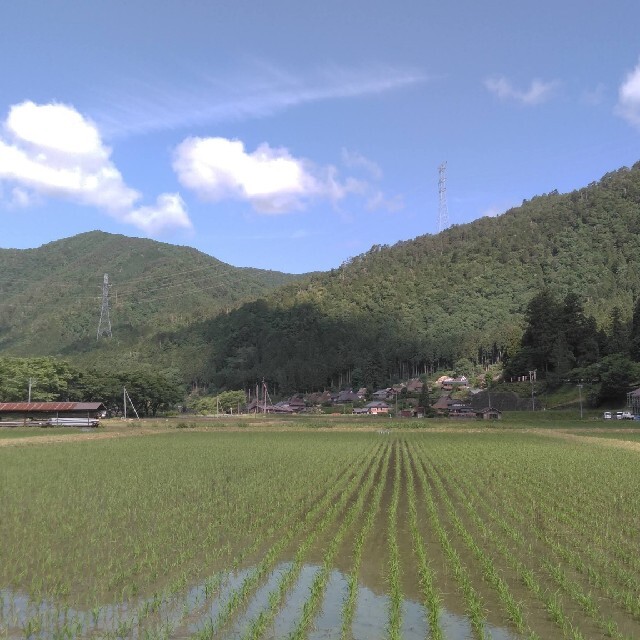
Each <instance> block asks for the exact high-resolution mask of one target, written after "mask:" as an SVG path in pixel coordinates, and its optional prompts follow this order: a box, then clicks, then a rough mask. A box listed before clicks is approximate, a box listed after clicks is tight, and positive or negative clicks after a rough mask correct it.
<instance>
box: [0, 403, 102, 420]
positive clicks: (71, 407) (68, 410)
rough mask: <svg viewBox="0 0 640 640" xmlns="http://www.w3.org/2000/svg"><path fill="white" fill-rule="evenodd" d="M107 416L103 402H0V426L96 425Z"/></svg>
mask: <svg viewBox="0 0 640 640" xmlns="http://www.w3.org/2000/svg"><path fill="white" fill-rule="evenodd" d="M105 415H106V407H105V406H104V404H102V402H0V424H3V425H5V426H9V425H11V424H14V425H15V424H27V422H29V423H31V424H43V425H44V424H49V425H54V424H60V425H67V426H80V425H81V424H88V425H92V426H93V425H95V424H97V420H98V419H99V418H103V417H104V416H105Z"/></svg>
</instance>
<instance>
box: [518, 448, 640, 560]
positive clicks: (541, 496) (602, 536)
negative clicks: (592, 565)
mask: <svg viewBox="0 0 640 640" xmlns="http://www.w3.org/2000/svg"><path fill="white" fill-rule="evenodd" d="M556 448H557V447H556ZM546 453H547V452H546V451H545V454H546ZM549 453H551V452H549ZM554 453H555V456H556V457H557V458H558V459H557V461H556V464H557V465H559V466H561V467H562V468H563V470H564V472H565V475H566V477H564V478H563V491H562V495H560V493H559V492H558V491H557V486H558V479H557V478H555V477H554V476H553V475H552V474H550V473H540V472H539V470H538V471H537V472H536V469H535V467H532V468H531V473H522V474H521V476H526V478H527V482H526V487H525V486H522V485H521V486H520V487H519V488H520V490H521V493H522V497H523V499H525V503H527V502H528V503H535V507H536V510H537V512H538V514H540V513H544V512H548V513H553V525H554V526H558V525H559V524H560V523H563V524H564V525H565V526H567V527H570V528H571V529H572V530H573V533H572V534H571V533H568V536H567V537H570V538H572V539H578V538H582V541H581V542H580V545H579V546H580V549H581V550H582V549H583V545H584V544H590V543H593V542H594V541H596V542H598V543H599V545H600V549H601V550H602V551H605V550H606V551H607V552H610V553H611V554H612V555H613V556H614V557H615V558H617V559H619V560H621V561H622V562H623V563H624V564H625V565H627V566H630V567H633V569H634V570H635V571H638V570H640V558H638V554H637V541H636V540H634V538H635V536H636V534H637V524H636V523H637V517H638V510H639V509H638V505H637V500H636V503H635V504H634V505H631V506H629V504H628V503H631V501H632V499H633V498H634V495H633V494H632V495H627V496H625V497H624V499H619V497H618V496H617V493H618V490H616V488H615V487H614V486H612V485H611V478H610V477H609V476H610V475H611V473H610V472H611V471H614V470H616V471H617V467H618V466H619V461H617V460H616V468H615V469H609V470H608V471H604V469H603V465H602V462H603V460H602V459H601V456H602V455H604V454H603V452H601V451H599V452H598V457H597V458H596V459H594V461H593V462H594V464H593V466H590V465H589V466H588V474H589V482H579V483H577V484H575V481H574V480H573V478H572V477H571V476H572V474H571V473H567V469H568V470H569V471H571V470H572V468H573V467H575V464H574V465H571V462H572V461H575V460H578V462H579V464H580V466H581V467H582V468H584V467H587V461H585V459H584V454H585V453H586V454H588V451H585V452H584V453H583V454H581V456H580V458H577V457H576V456H572V455H571V450H569V449H565V448H560V449H559V451H558V452H554ZM535 462H536V461H533V464H535ZM529 464H532V462H531V461H529ZM629 472H630V473H631V474H632V473H633V470H632V469H629ZM594 473H597V474H599V475H601V476H602V477H600V478H596V477H593V474H594ZM576 475H578V474H576ZM631 477H633V476H631ZM567 483H570V484H567ZM516 484H518V483H516ZM625 484H627V483H625ZM513 489H514V491H515V490H517V489H518V487H513ZM594 492H595V495H597V496H598V495H599V496H601V497H602V499H600V498H599V497H596V498H594ZM568 494H570V495H572V497H573V499H572V500H570V501H568V500H565V499H564V496H565V495H568ZM603 494H604V495H603ZM605 495H606V499H604V496H605ZM611 497H613V500H611ZM612 502H613V506H610V505H611V503H612ZM532 506H533V504H532ZM622 507H625V509H626V511H627V513H629V514H630V515H629V518H630V520H629V522H628V523H627V524H626V525H625V524H624V522H622V521H621V517H622V513H621V511H620V509H621V508H622ZM612 521H615V522H616V526H615V527H611V526H610V523H611V522H612ZM548 524H549V523H545V525H548ZM630 534H632V535H630ZM613 565H614V561H613V560H612V561H609V566H613Z"/></svg>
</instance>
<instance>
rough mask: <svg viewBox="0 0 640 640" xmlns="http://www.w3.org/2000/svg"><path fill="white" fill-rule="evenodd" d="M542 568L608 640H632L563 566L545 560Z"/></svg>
mask: <svg viewBox="0 0 640 640" xmlns="http://www.w3.org/2000/svg"><path fill="white" fill-rule="evenodd" d="M542 566H543V568H544V569H545V570H546V571H547V573H548V574H549V575H550V576H551V577H552V579H553V581H554V582H555V583H556V584H557V585H558V587H559V588H560V589H561V590H562V591H564V592H565V593H567V594H568V595H569V597H570V598H571V599H572V600H573V601H574V602H576V603H577V604H578V605H579V606H580V608H581V609H582V611H584V612H585V614H586V615H587V616H589V618H591V619H592V620H593V621H594V622H595V624H596V625H597V626H598V627H599V628H600V629H601V630H602V631H603V632H604V633H605V635H606V636H607V637H608V638H615V639H616V640H631V639H630V636H626V635H624V634H622V633H620V632H619V631H618V625H617V623H616V622H615V620H613V618H611V617H608V618H607V617H605V616H604V615H603V613H602V611H601V610H600V606H599V605H598V603H597V602H596V600H595V599H594V598H593V596H592V595H591V594H590V593H585V591H584V589H583V588H582V587H581V586H580V585H579V584H578V583H577V582H575V581H574V580H571V579H569V578H568V577H567V575H566V573H565V571H564V569H563V568H562V566H560V565H556V564H552V563H551V562H549V560H544V561H543V562H542Z"/></svg>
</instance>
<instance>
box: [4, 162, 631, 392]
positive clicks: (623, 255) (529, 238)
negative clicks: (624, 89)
mask: <svg viewBox="0 0 640 640" xmlns="http://www.w3.org/2000/svg"><path fill="white" fill-rule="evenodd" d="M104 273H108V274H109V277H110V281H111V282H112V289H111V301H112V324H113V331H114V338H113V339H112V340H100V341H96V330H97V322H98V318H99V312H100V293H101V284H102V277H103V274H104ZM283 283H285V284H283ZM281 284H283V286H280V287H278V285H281ZM269 288H271V289H273V290H272V291H271V292H270V293H268V294H267V295H264V296H263V297H259V296H261V294H264V292H265V290H266V289H269ZM541 291H546V292H548V293H549V295H551V296H553V298H554V299H555V300H558V301H564V303H563V304H564V306H565V307H566V308H567V309H569V308H570V307H571V305H573V306H574V307H576V305H579V314H583V315H584V318H585V322H587V321H588V323H591V324H588V323H587V324H585V325H584V326H585V327H587V329H588V331H587V333H589V332H594V331H596V330H597V331H598V332H600V330H601V329H605V330H606V332H609V329H610V328H611V324H612V322H613V323H614V324H615V323H622V324H623V325H624V323H626V322H629V321H630V320H631V315H632V308H633V306H634V303H635V301H636V300H637V298H638V297H639V295H640V163H637V164H636V165H634V167H633V168H631V169H627V168H623V169H620V170H618V171H615V172H612V173H609V174H607V175H605V176H604V177H603V178H602V179H601V180H600V181H599V182H597V183H595V182H594V183H592V184H590V185H588V186H587V187H585V188H583V189H580V190H577V191H574V192H572V193H569V194H559V193H557V192H552V193H549V194H546V195H542V196H537V197H534V198H532V199H531V200H530V201H525V202H523V204H522V206H520V207H517V208H514V209H511V210H509V211H507V212H506V213H505V214H503V215H501V216H499V217H495V218H482V219H480V220H477V221H475V222H472V223H469V224H465V225H459V226H453V227H451V228H449V229H447V230H446V231H444V232H442V233H440V234H438V235H425V236H421V237H418V238H416V239H414V240H410V241H406V242H401V243H398V244H396V245H394V246H391V247H389V246H374V247H372V248H371V250H370V251H368V252H367V253H365V254H363V255H360V256H357V257H355V258H353V259H351V260H349V261H347V262H346V263H344V264H343V265H342V266H340V267H339V268H336V269H333V270H331V271H330V272H326V273H321V274H313V275H309V276H306V277H304V278H300V277H298V278H297V279H293V277H292V276H286V275H284V274H279V273H275V272H265V271H259V270H252V269H237V268H234V267H230V266H229V265H225V264H223V263H221V262H219V261H217V260H215V259H213V258H211V257H209V256H206V255H204V254H202V253H199V252H198V251H195V250H193V249H188V248H183V247H175V246H171V245H167V244H162V243H158V242H154V241H151V240H139V239H131V238H126V237H123V236H114V235H109V234H105V233H99V232H92V233H88V234H82V235H80V236H76V237H74V238H69V239H67V240H61V241H59V242H54V243H51V244H49V245H46V246H44V247H41V248H39V249H33V250H26V251H15V250H2V251H0V355H11V354H15V355H48V354H52V355H57V356H61V357H63V358H66V359H69V360H71V361H72V362H75V363H78V364H81V365H91V366H93V364H94V363H95V362H98V361H99V362H101V363H104V364H114V363H117V364H118V365H120V364H123V366H126V363H127V361H128V362H135V363H144V362H146V363H151V364H152V365H153V366H156V367H161V368H162V369H168V368H172V369H174V370H175V369H177V370H179V372H180V374H181V375H182V377H183V379H184V381H185V382H192V383H197V384H200V383H201V382H202V383H204V384H210V383H212V384H213V385H214V386H215V387H217V388H229V389H238V388H246V387H248V386H253V385H254V384H255V382H256V380H260V379H262V378H263V377H264V378H265V379H266V380H267V381H268V382H269V383H270V388H273V386H275V387H276V388H277V389H278V390H280V391H282V392H288V391H298V390H299V391H304V390H312V389H319V388H323V387H326V386H340V385H345V384H353V385H354V386H355V385H360V384H367V385H379V384H383V383H386V382H388V381H389V380H392V379H394V378H397V377H402V378H406V377H409V376H412V375H416V374H418V373H422V372H424V371H428V370H432V369H434V368H438V367H442V366H447V367H453V366H454V365H455V363H456V362H457V361H459V360H460V359H467V360H471V361H474V362H495V361H497V360H503V359H504V358H505V356H508V357H510V358H511V365H510V367H511V373H514V374H517V373H518V371H517V370H516V369H517V366H516V364H517V363H518V362H521V363H522V365H521V366H523V367H525V366H532V363H535V362H537V359H540V358H543V359H544V358H546V360H544V361H545V363H546V364H545V369H546V370H549V371H553V370H556V371H560V369H561V367H559V366H558V365H557V364H553V362H559V360H558V358H559V356H558V354H559V353H561V352H562V353H564V354H565V355H562V358H561V359H562V360H563V361H567V362H569V360H567V357H568V356H567V357H565V356H566V355H567V350H566V349H565V348H564V342H566V343H567V344H568V346H569V347H570V350H571V349H573V351H571V353H569V355H571V357H572V358H573V361H574V364H582V365H586V364H588V363H589V362H592V361H593V357H594V353H596V352H594V351H592V350H590V351H589V350H588V349H591V347H589V348H588V349H587V347H586V346H585V344H586V343H585V342H584V340H582V339H580V340H578V341H576V340H574V337H572V335H570V332H569V333H567V331H565V332H560V333H559V334H557V335H555V337H554V342H553V344H551V347H550V350H549V349H548V350H547V351H548V353H542V354H540V353H538V352H537V351H535V350H533V351H532V350H531V348H530V346H527V345H528V344H529V343H531V341H532V339H530V338H531V335H534V334H533V333H530V334H526V335H525V336H524V338H525V339H524V341H523V333H524V331H525V328H526V325H527V322H530V320H531V307H530V306H529V305H530V304H531V302H532V300H533V299H534V298H535V297H536V296H537V295H538V294H540V292H541ZM569 294H572V295H573V296H574V297H573V298H571V297H570V298H567V296H568V295H569ZM243 300H252V301H249V302H246V303H245V304H241V302H242V301H243ZM572 300H573V302H572ZM567 305H569V307H567ZM558 308H560V307H558ZM576 309H578V307H576ZM565 311H566V309H565ZM614 311H615V312H614ZM576 313H577V312H576ZM576 313H574V314H573V316H576ZM579 314H578V315H579ZM573 316H572V317H573ZM576 317H577V316H576ZM580 317H582V316H580ZM581 322H582V321H581ZM580 326H582V325H580ZM532 330H533V329H531V328H530V331H532ZM600 333H602V332H600ZM609 333H610V332H609ZM613 334H616V331H614V332H613ZM602 335H604V334H602ZM602 335H601V336H600V337H601V338H602ZM527 340H529V343H528V342H527ZM572 341H575V342H576V345H578V342H579V343H580V347H579V349H583V350H584V349H587V350H588V354H589V358H586V356H584V357H583V356H582V355H580V353H578V351H579V349H578V347H577V346H576V347H575V349H574V348H573V347H572V344H573V343H572ZM533 342H536V341H535V340H534V341H533ZM600 342H601V343H602V339H601V340H600ZM532 344H533V343H532ZM533 346H535V345H533ZM523 348H528V349H529V351H527V352H525V353H524V354H521V355H520V356H518V358H516V356H517V355H518V353H519V352H520V351H521V350H522V349H523ZM609 351H610V352H611V353H616V352H617V351H616V350H613V351H611V349H610V350H609ZM525 356H526V357H525ZM595 357H597V353H596V356H595ZM514 358H516V360H515V361H514ZM554 358H555V360H554ZM518 366H520V365H518ZM533 366H535V364H533Z"/></svg>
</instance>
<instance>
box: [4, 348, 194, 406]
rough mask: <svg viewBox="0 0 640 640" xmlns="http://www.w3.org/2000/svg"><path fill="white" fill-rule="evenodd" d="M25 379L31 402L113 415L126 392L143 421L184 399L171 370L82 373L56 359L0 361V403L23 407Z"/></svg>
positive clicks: (176, 375)
mask: <svg viewBox="0 0 640 640" xmlns="http://www.w3.org/2000/svg"><path fill="white" fill-rule="evenodd" d="M29 378H31V379H32V381H33V384H32V389H31V399H32V401H34V402H35V401H40V402H51V401H73V402H80V401H84V402H91V401H94V402H102V403H104V405H105V406H106V407H107V409H108V410H109V412H110V413H112V414H116V415H117V414H119V413H120V412H122V410H123V389H124V388H125V387H126V389H127V392H128V394H129V396H130V397H131V400H132V401H133V403H134V406H135V408H136V410H137V411H138V413H139V414H140V415H142V416H147V415H153V416H155V415H156V414H157V413H158V411H166V410H168V409H169V408H171V407H172V406H174V405H175V404H177V403H178V402H180V400H182V398H183V397H184V385H183V383H182V380H181V376H180V372H179V371H177V370H175V369H173V370H172V369H165V370H157V369H154V368H152V367H150V366H146V365H135V366H134V365H131V366H129V367H128V368H126V369H117V370H112V369H106V368H95V367H94V368H91V369H84V368H79V367H75V366H73V365H71V364H69V363H68V362H65V361H62V360H58V359H56V358H0V402H12V401H13V402H25V401H26V400H27V397H28V395H27V394H28V381H29Z"/></svg>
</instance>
